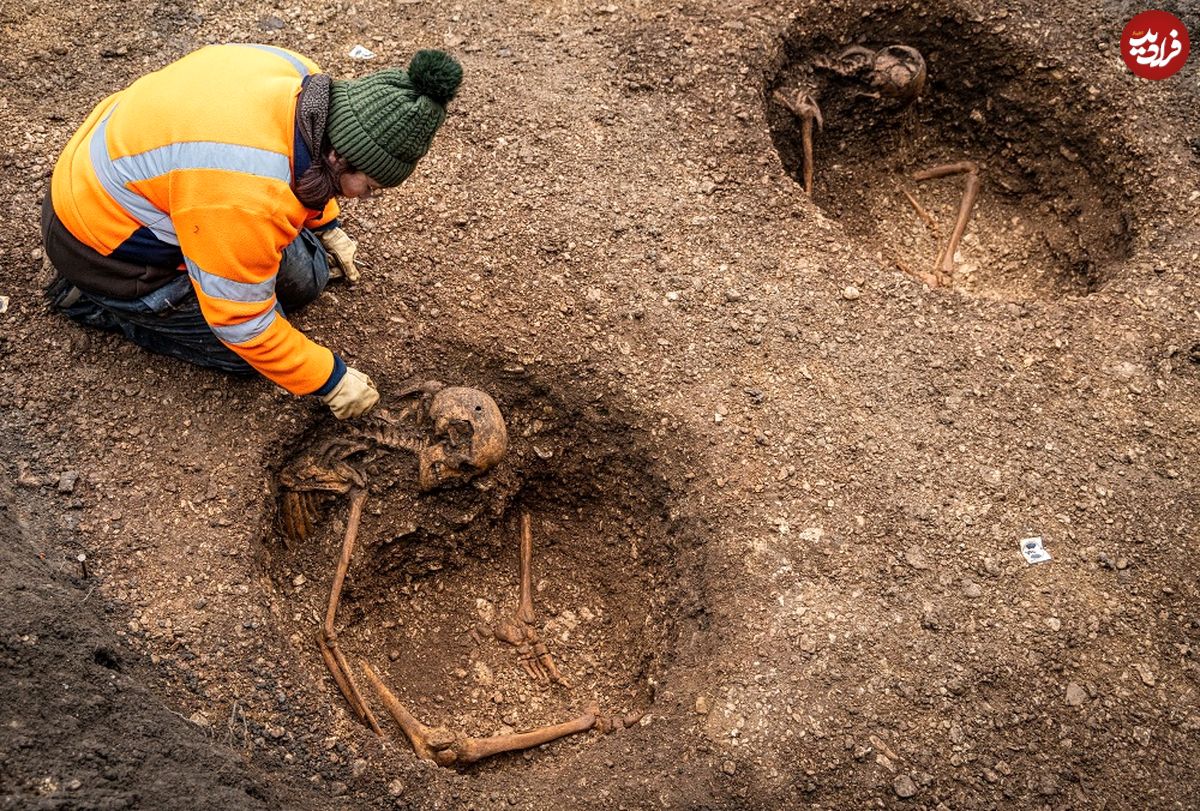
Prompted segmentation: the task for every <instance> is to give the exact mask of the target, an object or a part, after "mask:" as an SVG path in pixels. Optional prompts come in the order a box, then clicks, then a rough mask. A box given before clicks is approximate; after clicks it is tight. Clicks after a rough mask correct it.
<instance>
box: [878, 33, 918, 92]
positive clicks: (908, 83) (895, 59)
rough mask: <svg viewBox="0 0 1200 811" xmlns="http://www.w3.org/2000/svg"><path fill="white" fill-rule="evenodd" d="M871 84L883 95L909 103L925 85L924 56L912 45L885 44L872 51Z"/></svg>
mask: <svg viewBox="0 0 1200 811" xmlns="http://www.w3.org/2000/svg"><path fill="white" fill-rule="evenodd" d="M871 84H873V85H874V86H875V88H876V89H877V90H879V92H880V93H882V94H883V95H885V96H890V97H892V98H894V99H899V100H901V101H903V102H905V103H906V104H909V103H912V102H913V101H914V100H915V99H916V98H917V96H919V95H921V91H922V90H923V89H924V88H925V59H924V57H922V56H921V53H920V51H918V50H917V49H916V48H910V47H908V46H907V45H889V46H887V47H886V48H883V49H881V50H880V51H878V52H877V53H876V54H875V61H874V69H873V71H872V73H871Z"/></svg>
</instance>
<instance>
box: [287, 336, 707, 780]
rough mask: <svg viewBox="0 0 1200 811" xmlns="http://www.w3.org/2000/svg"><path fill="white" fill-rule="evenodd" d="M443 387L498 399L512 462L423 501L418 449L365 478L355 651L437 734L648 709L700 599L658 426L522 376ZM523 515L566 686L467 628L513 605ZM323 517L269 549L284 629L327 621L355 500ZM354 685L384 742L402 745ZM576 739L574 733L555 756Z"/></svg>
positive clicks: (352, 633) (671, 463)
mask: <svg viewBox="0 0 1200 811" xmlns="http://www.w3.org/2000/svg"><path fill="white" fill-rule="evenodd" d="M474 358H475V359H478V358H479V355H478V353H474ZM448 365H449V366H450V368H454V366H453V364H448ZM487 368H493V369H500V368H502V364H500V363H495V364H492V365H490V366H488V367H487ZM446 382H447V383H452V384H459V385H469V386H474V387H477V388H480V389H483V390H484V391H487V392H488V393H490V394H491V395H492V396H493V397H494V398H495V400H496V401H497V403H498V404H499V406H500V409H501V411H502V413H503V415H504V417H505V420H506V422H507V425H508V432H509V450H508V453H507V455H506V458H505V459H504V461H502V462H501V463H500V465H499V466H498V467H497V468H495V469H494V470H493V471H492V472H491V473H488V474H486V475H484V476H482V477H480V478H478V479H476V480H475V481H474V482H473V483H471V484H470V485H467V486H462V487H457V488H454V487H450V488H444V489H439V490H435V491H433V492H431V493H428V494H419V493H418V492H417V490H416V463H415V460H414V457H413V456H411V455H410V454H408V453H406V452H403V451H399V452H395V453H388V454H383V455H381V456H379V457H378V458H376V459H375V460H374V461H373V462H370V463H368V464H366V465H364V466H363V468H362V472H363V473H364V475H365V477H366V480H367V483H368V488H369V495H368V500H367V503H366V507H365V509H364V513H363V519H362V524H361V528H360V530H359V534H358V539H359V540H358V545H357V548H356V550H355V553H354V558H353V561H352V564H351V567H350V570H349V574H348V576H347V580H346V586H345V590H344V592H343V597H342V602H341V606H340V609H339V612H338V623H337V628H338V634H339V639H340V644H341V647H342V649H343V651H344V652H345V654H346V655H347V657H348V658H349V659H350V660H351V661H352V662H354V661H355V660H356V659H357V657H362V658H364V659H366V660H367V661H369V662H371V663H372V665H373V666H374V667H375V668H376V669H377V670H379V671H380V673H381V675H382V677H383V678H384V680H385V681H386V682H387V683H388V684H389V685H390V686H391V688H392V689H393V690H394V691H395V692H396V694H397V696H398V697H399V699H400V700H401V701H402V702H403V703H404V704H405V705H406V706H407V708H408V709H409V710H410V711H411V712H412V713H413V714H414V715H416V716H417V718H418V719H420V720H422V721H423V722H424V723H426V724H429V725H431V726H445V727H447V728H449V729H452V730H455V731H458V732H461V733H463V734H465V735H469V736H474V737H483V736H488V735H492V734H496V733H503V732H509V731H513V730H517V731H520V730H523V729H528V728H531V727H536V726H542V725H547V724H554V723H559V722H563V721H566V720H569V719H571V718H574V717H576V716H578V715H579V714H580V713H581V712H582V711H583V710H584V709H585V708H586V707H587V706H588V705H591V704H597V705H599V708H600V710H601V712H602V713H606V714H607V713H611V714H617V713H625V712H628V711H632V710H643V711H644V710H647V709H649V708H650V706H651V704H652V703H653V702H654V699H655V691H656V684H658V683H661V682H662V680H663V678H664V676H663V673H664V671H665V670H666V668H667V667H668V665H669V664H670V662H671V660H672V658H673V651H675V650H676V649H677V648H678V643H677V640H678V639H679V637H680V634H681V633H683V632H684V631H685V629H687V628H688V627H690V625H694V624H695V623H696V622H698V619H697V618H698V617H699V616H700V615H701V614H702V613H703V609H702V606H703V604H704V601H703V598H702V592H703V582H702V578H701V574H702V554H703V546H704V535H703V533H702V531H701V529H700V527H699V525H698V523H697V522H693V521H690V520H688V519H687V518H686V517H683V516H680V515H679V514H678V510H677V507H676V502H677V499H678V496H679V495H680V494H679V493H678V492H677V491H676V490H675V489H674V488H675V485H673V484H671V483H672V482H681V481H684V479H683V477H682V476H678V475H672V473H673V471H674V470H675V469H676V467H677V466H676V461H675V460H673V459H672V458H671V456H670V453H669V452H667V451H664V450H663V449H661V448H659V447H657V446H656V443H655V441H654V439H653V438H652V437H651V436H650V435H649V434H648V433H647V432H645V431H644V429H641V428H637V427H635V426H637V425H641V424H653V423H656V422H657V419H654V420H649V419H647V418H646V417H644V416H643V415H639V414H634V413H627V412H624V411H622V410H620V409H618V408H613V407H610V406H609V405H608V404H607V403H605V402H604V400H603V399H599V398H589V392H587V391H583V390H581V389H577V388H572V387H570V386H567V385H563V386H560V387H556V386H554V385H553V384H552V383H551V382H549V381H548V380H547V379H540V378H538V377H536V376H533V375H530V374H527V373H525V372H524V371H521V372H519V373H516V374H506V373H503V372H497V373H493V374H488V373H486V372H485V373H483V374H481V375H479V376H477V377H475V378H474V379H471V380H461V379H455V380H449V379H446ZM577 392H578V393H577ZM387 405H388V404H387V402H386V401H385V402H384V403H383V406H384V407H386V406H387ZM353 431H354V428H353V426H352V425H348V424H336V423H334V422H332V421H321V422H318V423H316V424H314V425H312V426H310V427H309V428H308V429H307V430H306V431H305V433H304V435H302V436H301V437H299V438H298V440H297V442H296V443H295V445H294V446H293V448H292V451H293V453H290V454H288V457H287V458H284V459H281V460H279V463H278V465H277V466H276V469H277V470H278V469H280V468H283V467H284V466H286V465H287V464H288V463H289V461H290V460H291V459H292V458H295V457H296V456H297V455H299V454H301V453H303V452H304V449H305V448H306V447H307V446H308V445H310V444H311V443H314V442H319V441H321V440H322V439H323V438H325V437H328V436H329V435H331V434H338V435H347V434H352V433H353ZM523 511H528V513H529V514H530V515H531V518H532V526H533V583H534V592H533V593H534V609H535V612H536V621H535V623H534V625H535V627H536V629H537V630H538V632H539V634H540V635H541V639H542V640H543V641H544V642H545V644H546V646H547V648H548V649H549V651H550V652H551V654H552V655H553V657H554V659H555V661H556V662H557V664H558V666H559V668H560V669H561V670H562V672H563V674H564V675H566V676H567V677H568V678H569V680H570V681H571V682H572V686H571V687H570V688H566V687H563V686H560V685H548V684H541V683H538V682H535V681H533V680H531V679H530V678H529V676H528V675H527V674H526V673H525V672H524V671H523V670H522V669H521V666H520V663H519V659H518V652H517V650H516V649H515V648H513V647H510V646H508V645H506V644H503V643H501V642H499V641H498V640H496V639H495V638H491V637H488V636H487V635H486V634H477V635H476V636H473V635H472V633H471V632H472V630H473V629H476V630H477V631H478V630H480V629H481V628H482V627H483V626H489V625H492V624H494V623H495V622H496V621H497V620H499V619H503V618H504V617H506V616H509V615H512V614H513V613H515V611H516V608H517V598H518V588H519V584H518V546H519V538H520V529H519V527H520V515H521V513H522V512H523ZM321 512H322V519H321V520H319V521H318V522H317V524H318V526H317V528H316V529H315V530H314V532H313V534H312V535H311V536H310V537H309V538H308V539H307V540H306V541H305V542H303V543H299V544H293V545H292V547H291V548H290V549H289V548H287V547H286V546H285V544H284V543H283V540H282V537H281V535H280V534H279V532H278V531H277V529H273V530H272V531H271V532H270V533H269V534H268V536H267V537H266V539H265V544H264V547H265V549H266V550H267V554H266V555H265V559H266V568H267V571H268V572H269V574H270V576H271V578H272V581H273V583H274V584H275V586H276V588H277V589H278V592H279V594H280V596H281V597H282V599H283V601H284V602H285V604H286V606H287V608H288V610H287V612H285V616H284V618H283V619H284V628H283V629H282V630H283V631H284V632H285V633H287V634H289V635H290V634H291V633H297V634H300V635H301V637H303V638H307V639H315V635H316V631H317V628H318V625H319V622H320V619H319V618H320V617H321V616H323V614H324V611H325V605H326V601H327V599H328V595H329V589H330V583H331V580H332V576H333V572H334V568H335V565H336V562H337V558H338V554H339V550H340V545H341V540H342V537H343V535H344V532H345V527H346V517H347V499H346V498H345V497H340V496H331V497H329V498H328V499H326V500H325V503H324V505H323V507H322V510H321ZM481 624H482V626H481ZM689 633H690V631H689ZM310 665H311V667H310V670H311V671H312V672H313V673H314V675H316V677H317V678H320V679H322V680H323V681H325V682H326V683H327V686H328V688H329V689H328V694H329V700H330V703H331V704H334V703H338V704H341V703H342V699H341V697H340V695H339V694H338V693H337V691H336V688H334V686H333V683H332V681H331V680H328V679H325V677H324V673H323V671H322V670H321V659H320V655H319V653H318V651H317V647H316V644H315V641H314V644H313V647H312V659H311V662H310ZM354 675H355V678H356V679H358V680H359V686H360V688H361V689H362V690H363V692H364V695H365V696H366V698H367V701H368V703H369V704H371V705H372V708H373V709H374V710H375V711H376V713H377V715H378V717H379V719H380V724H381V725H382V726H383V727H384V731H385V734H388V735H391V736H393V737H396V738H400V737H401V733H400V731H399V729H398V728H396V727H395V725H394V724H392V722H391V720H390V718H388V716H387V714H386V713H385V712H384V711H383V707H382V704H381V703H380V702H379V701H377V700H376V697H375V696H374V695H373V694H371V693H370V690H369V687H368V686H367V685H366V683H365V681H363V679H362V676H361V674H360V672H358V671H357V670H356V671H355V674H354ZM592 734H595V733H592ZM575 745H576V744H575V743H574V742H572V741H571V739H567V740H564V741H561V742H559V743H556V744H552V745H551V747H548V748H547V750H548V751H560V750H563V751H568V750H570V748H571V747H573V746H575ZM509 760H512V758H507V757H500V758H496V759H493V760H489V761H485V762H494V763H498V764H504V763H506V762H508V761H509Z"/></svg>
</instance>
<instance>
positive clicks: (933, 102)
mask: <svg viewBox="0 0 1200 811" xmlns="http://www.w3.org/2000/svg"><path fill="white" fill-rule="evenodd" d="M1016 28H1017V26H1015V25H1014V26H1012V29H1013V30H1016ZM895 43H903V44H906V45H909V46H911V47H914V48H916V49H917V50H919V51H920V52H921V53H922V54H923V55H924V58H925V62H926V66H927V71H928V81H927V83H926V85H925V88H924V92H923V93H922V94H921V96H920V98H919V99H918V101H917V102H916V103H915V104H913V105H912V106H910V107H908V108H906V109H905V108H903V106H902V105H901V104H898V103H896V102H894V101H890V100H887V99H883V100H880V99H875V98H871V97H869V96H868V95H865V94H863V93H859V92H855V91H856V89H857V88H855V87H852V86H850V85H849V84H848V83H846V82H842V81H840V80H837V79H834V80H828V79H824V78H822V76H823V74H820V72H818V77H817V78H818V82H819V88H818V90H819V103H820V107H821V111H822V113H823V118H824V129H823V130H817V131H816V132H815V133H814V152H815V155H814V165H815V182H814V191H813V198H814V201H815V202H816V203H817V204H818V205H819V206H821V208H822V209H824V210H825V211H826V212H827V213H829V214H830V215H831V216H833V217H836V218H837V219H838V220H840V221H841V222H842V224H843V225H844V227H845V228H846V230H847V231H848V232H849V233H850V234H851V235H852V236H853V237H855V238H856V239H858V240H861V241H862V242H863V243H864V245H865V246H866V247H867V249H868V250H870V251H872V252H876V253H878V255H879V258H880V259H881V261H882V262H883V264H885V265H887V266H893V267H896V268H899V269H901V270H905V271H908V272H914V271H916V272H917V273H920V272H926V271H929V270H932V269H933V268H934V267H936V266H937V261H938V253H939V250H940V249H941V247H942V246H943V245H945V244H946V242H947V239H948V237H949V235H950V233H951V230H952V228H953V225H954V221H955V219H956V215H957V212H958V208H959V204H960V201H961V199H962V196H963V182H962V178H961V177H951V178H943V179H939V180H931V181H927V182H924V183H920V184H917V183H915V182H914V181H913V180H912V179H911V176H912V174H913V173H914V172H915V171H918V170H921V169H925V168H928V167H932V166H935V165H938V164H946V163H952V162H958V161H968V160H969V161H974V162H976V163H977V164H978V165H979V167H980V170H981V171H980V177H981V180H982V190H981V192H980V195H979V198H978V201H977V203H976V205H975V207H974V212H973V215H972V217H971V219H970V221H969V224H968V226H967V229H966V233H965V236H964V237H963V241H962V243H961V245H960V248H959V251H958V254H959V256H958V260H957V261H956V262H955V272H954V274H953V276H952V277H951V281H950V284H951V286H953V287H956V288H958V289H961V290H964V291H965V292H968V293H972V294H975V295H980V296H986V297H991V298H1001V299H1010V300H1022V299H1036V298H1043V299H1053V298H1058V297H1062V296H1069V295H1071V296H1079V295H1086V294H1088V293H1091V292H1093V291H1094V290H1096V289H1097V287H1098V286H1100V285H1101V284H1102V283H1103V282H1104V281H1105V280H1106V279H1107V278H1108V277H1109V276H1110V275H1111V270H1110V269H1111V268H1112V267H1113V266H1115V265H1116V264H1117V263H1120V262H1121V261H1122V260H1124V259H1125V258H1127V256H1128V255H1129V251H1130V245H1131V242H1132V237H1133V234H1132V220H1131V216H1130V214H1129V213H1128V211H1129V204H1128V201H1129V196H1128V192H1127V190H1126V183H1125V182H1124V180H1123V178H1125V177H1127V176H1128V173H1129V172H1130V171H1132V161H1133V159H1132V157H1131V151H1130V149H1129V148H1128V145H1126V144H1124V143H1122V142H1121V141H1120V140H1119V139H1118V138H1117V137H1116V136H1115V135H1113V128H1112V126H1111V122H1112V121H1113V120H1114V118H1115V116H1116V112H1115V111H1114V110H1111V109H1109V108H1108V107H1107V106H1106V104H1105V103H1104V101H1103V99H1101V98H1099V97H1098V95H1097V93H1093V92H1089V89H1088V86H1087V83H1086V82H1079V81H1077V80H1072V79H1070V78H1068V77H1067V76H1066V74H1065V73H1064V72H1062V71H1061V70H1060V69H1061V68H1062V65H1060V64H1058V63H1055V62H1054V61H1053V57H1052V55H1050V54H1047V53H1046V52H1045V51H1044V50H1039V49H1035V48H1034V47H1033V46H1031V45H1029V44H1026V43H1024V42H1022V41H1019V40H1017V39H1015V38H1013V37H1012V36H1011V35H1010V32H1009V30H1008V28H1006V27H1004V26H996V24H995V23H994V21H989V22H988V23H986V24H985V23H982V22H972V21H971V20H970V19H969V17H968V14H967V12H966V11H964V10H963V9H960V8H958V7H957V6H956V5H954V4H952V3H945V2H917V3H908V2H906V3H902V4H897V3H878V4H872V3H854V4H850V5H848V6H846V7H842V8H829V7H820V8H817V9H815V10H814V11H813V12H812V13H810V14H808V15H806V16H804V17H800V18H798V19H796V20H795V21H794V22H793V23H792V25H791V26H790V28H789V29H788V30H787V32H786V33H785V34H784V36H783V40H782V42H781V44H780V49H779V52H778V54H777V56H776V57H775V58H774V60H773V61H772V63H771V64H770V65H769V66H768V68H767V71H766V76H765V91H766V92H765V97H766V99H767V119H768V122H769V125H770V127H771V135H772V138H773V140H774V143H775V146H776V149H777V150H778V152H779V156H780V159H781V160H782V162H783V165H784V167H785V168H786V169H787V171H788V172H789V173H790V174H791V175H792V176H793V177H795V178H796V179H797V181H800V179H801V177H802V168H801V167H802V165H803V164H802V161H803V156H802V151H801V137H800V124H799V120H798V119H797V118H796V116H794V115H793V114H792V113H790V112H789V111H788V110H787V109H786V108H785V107H784V106H783V105H782V104H780V103H778V102H777V101H775V100H773V99H772V93H773V91H775V90H776V89H787V88H791V87H794V86H795V85H796V84H797V83H798V82H803V81H805V80H806V78H805V77H806V76H808V75H811V73H812V71H811V69H810V67H809V66H810V65H811V63H812V59H813V58H814V56H817V55H821V54H838V53H839V52H841V51H842V50H843V49H844V48H845V47H846V46H848V45H851V44H859V45H866V46H868V47H869V48H871V49H872V50H874V49H877V48H882V47H884V46H886V45H891V44H895ZM810 81H811V80H810ZM901 189H905V190H907V191H908V192H910V193H911V194H912V195H913V196H914V198H915V199H916V200H917V201H918V202H919V203H920V204H921V206H922V207H923V208H924V209H925V210H926V212H927V213H928V214H929V215H930V217H931V219H932V220H933V221H934V223H935V226H936V231H935V229H934V228H932V227H930V226H929V225H928V224H927V223H925V222H923V220H922V219H921V217H920V216H919V215H918V213H917V210H916V207H915V206H913V205H912V204H910V202H909V201H908V200H907V199H906V197H905V196H904V194H903V192H902V191H901ZM797 193H798V194H803V191H802V189H797ZM914 275H917V274H916V273H914Z"/></svg>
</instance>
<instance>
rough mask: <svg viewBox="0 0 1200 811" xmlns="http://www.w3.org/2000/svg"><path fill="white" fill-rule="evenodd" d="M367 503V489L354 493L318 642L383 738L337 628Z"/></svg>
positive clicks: (353, 704) (358, 710)
mask: <svg viewBox="0 0 1200 811" xmlns="http://www.w3.org/2000/svg"><path fill="white" fill-rule="evenodd" d="M366 500H367V494H366V491H364V490H359V489H355V490H353V491H352V492H351V494H350V518H349V519H348V520H347V522H346V536H345V539H344V540H343V541H342V555H341V558H340V559H339V560H338V565H337V570H336V571H335V572H334V574H333V587H332V589H331V590H330V592H329V606H328V608H327V609H326V611H325V624H324V625H322V626H321V629H320V630H319V631H318V632H317V643H318V644H319V645H320V649H321V658H322V659H324V660H325V666H326V667H328V668H329V673H330V675H332V676H333V680H334V682H336V683H337V686H338V689H339V690H341V692H342V695H343V696H345V697H346V701H347V702H349V703H350V709H351V710H352V711H353V712H354V714H355V715H356V716H357V717H358V720H360V721H362V722H363V723H365V724H367V725H368V726H369V727H371V729H372V730H374V732H375V734H376V735H381V734H382V732H381V731H380V729H379V722H378V721H376V720H375V716H374V714H373V713H372V712H371V708H370V707H368V706H367V703H366V702H365V701H364V700H363V697H362V693H360V692H359V690H358V685H356V684H355V683H354V676H353V675H352V674H351V672H350V664H349V663H348V662H347V661H346V657H345V656H344V655H343V654H342V649H341V647H340V646H339V645H338V641H337V630H336V629H335V628H334V619H335V618H336V616H337V609H338V603H340V602H341V599H342V584H343V583H344V582H345V580H346V572H347V571H348V570H349V569H350V558H351V556H352V555H353V553H354V541H355V539H356V538H357V537H358V525H359V522H360V521H361V520H362V511H363V504H364V503H365V502H366Z"/></svg>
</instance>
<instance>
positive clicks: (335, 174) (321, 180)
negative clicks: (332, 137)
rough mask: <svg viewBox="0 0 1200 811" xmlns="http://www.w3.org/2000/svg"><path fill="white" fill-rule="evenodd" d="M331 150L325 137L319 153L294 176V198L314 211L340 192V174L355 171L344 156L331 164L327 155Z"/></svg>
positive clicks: (320, 208) (319, 209) (323, 206)
mask: <svg viewBox="0 0 1200 811" xmlns="http://www.w3.org/2000/svg"><path fill="white" fill-rule="evenodd" d="M332 152H333V147H332V146H330V145H329V141H328V139H326V140H325V142H324V143H322V144H321V152H320V154H319V155H317V156H316V157H315V158H314V159H313V161H312V162H311V163H310V164H309V165H308V168H307V169H305V170H304V174H302V175H300V177H298V178H296V182H295V184H294V185H295V190H296V199H297V200H299V201H300V202H301V203H303V204H304V205H305V207H307V208H310V209H312V210H314V211H321V210H322V209H324V208H325V204H326V203H328V202H329V201H330V199H332V198H334V197H337V196H338V195H339V194H341V193H342V175H344V174H351V173H353V172H354V171H356V170H355V169H354V167H353V166H351V165H350V164H349V163H347V162H346V160H345V159H344V158H343V159H342V160H341V161H335V162H334V163H333V164H332V165H331V164H330V161H329V160H328V156H329V155H330V153H332ZM339 163H340V164H341V166H339V165H338V164H339Z"/></svg>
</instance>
